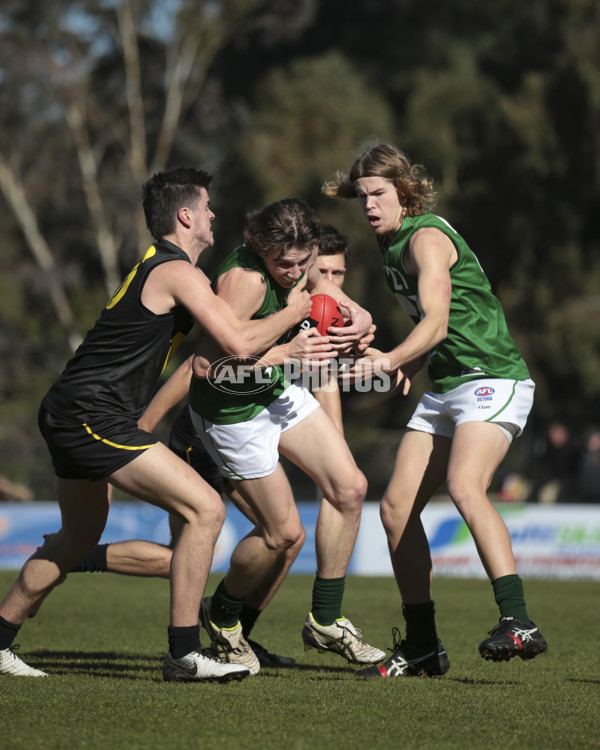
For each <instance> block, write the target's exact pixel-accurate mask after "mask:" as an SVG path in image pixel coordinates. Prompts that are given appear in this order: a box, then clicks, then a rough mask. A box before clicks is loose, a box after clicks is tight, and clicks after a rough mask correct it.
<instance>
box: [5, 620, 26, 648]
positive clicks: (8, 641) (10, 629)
mask: <svg viewBox="0 0 600 750" xmlns="http://www.w3.org/2000/svg"><path fill="white" fill-rule="evenodd" d="M20 629H21V626H20V625H15V624H14V623H12V622H9V621H8V620H5V619H4V617H0V651H3V650H4V649H5V648H10V647H11V646H12V644H13V641H14V640H15V638H16V637H17V633H18V632H19V630H20Z"/></svg>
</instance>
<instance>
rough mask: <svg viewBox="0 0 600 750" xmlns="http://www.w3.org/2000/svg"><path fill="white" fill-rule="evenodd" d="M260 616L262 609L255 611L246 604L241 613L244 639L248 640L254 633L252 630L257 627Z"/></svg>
mask: <svg viewBox="0 0 600 750" xmlns="http://www.w3.org/2000/svg"><path fill="white" fill-rule="evenodd" d="M259 615H260V609H254V607H249V606H248V605H247V604H244V606H243V607H242V611H241V612H240V622H241V623H242V634H243V636H244V638H248V636H249V635H250V633H251V632H252V628H253V627H254V626H255V625H256V621H257V620H258V616H259Z"/></svg>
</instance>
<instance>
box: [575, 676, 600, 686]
mask: <svg viewBox="0 0 600 750" xmlns="http://www.w3.org/2000/svg"><path fill="white" fill-rule="evenodd" d="M567 682H582V683H583V684H584V685H586V684H587V685H600V680H592V679H591V678H588V677H568V678H567Z"/></svg>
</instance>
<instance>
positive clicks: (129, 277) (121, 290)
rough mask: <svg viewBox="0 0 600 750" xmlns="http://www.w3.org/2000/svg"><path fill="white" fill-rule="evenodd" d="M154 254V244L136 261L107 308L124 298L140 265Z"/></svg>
mask: <svg viewBox="0 0 600 750" xmlns="http://www.w3.org/2000/svg"><path fill="white" fill-rule="evenodd" d="M153 255H156V248H155V247H154V245H150V247H149V248H148V249H147V250H146V254H145V255H144V257H143V258H142V259H141V260H140V262H139V263H136V265H135V266H134V267H133V268H132V269H131V271H130V272H129V273H128V274H127V276H126V277H125V279H124V280H123V282H122V283H121V285H120V286H119V288H118V289H117V291H116V292H115V293H114V294H113V296H112V297H111V298H110V301H109V303H108V305H106V309H107V310H110V309H111V307H114V306H115V305H116V304H117V302H119V300H121V299H122V297H123V295H124V294H125V292H126V291H127V289H128V288H129V285H130V284H131V282H132V281H133V279H134V278H135V275H136V273H137V271H138V268H139V267H140V265H141V264H142V263H143V262H144V261H145V260H148V258H151V257H152V256H153Z"/></svg>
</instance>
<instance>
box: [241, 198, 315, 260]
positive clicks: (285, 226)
mask: <svg viewBox="0 0 600 750" xmlns="http://www.w3.org/2000/svg"><path fill="white" fill-rule="evenodd" d="M320 239H321V224H320V222H319V220H318V219H317V216H316V214H315V212H314V211H313V209H312V208H311V207H310V206H309V205H308V203H306V201H303V200H300V199H299V198H283V199H282V200H280V201H275V202H274V203H269V205H268V206H265V207H264V208H261V209H260V210H259V211H253V212H252V213H249V214H248V218H247V222H246V227H245V229H244V241H245V242H246V245H247V246H248V247H249V248H251V249H252V250H254V252H255V253H256V254H257V255H260V256H261V258H265V257H274V258H278V257H279V256H281V255H285V253H287V252H288V251H289V250H291V249H292V248H294V247H296V248H309V247H314V246H315V245H318V244H319V241H320Z"/></svg>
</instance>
